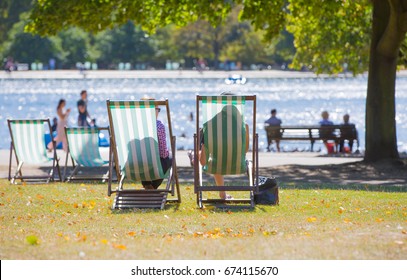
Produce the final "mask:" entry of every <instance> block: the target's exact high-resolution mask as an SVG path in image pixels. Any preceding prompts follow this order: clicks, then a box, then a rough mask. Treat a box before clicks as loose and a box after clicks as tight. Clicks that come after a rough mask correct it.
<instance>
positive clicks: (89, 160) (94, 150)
mask: <svg viewBox="0 0 407 280" xmlns="http://www.w3.org/2000/svg"><path fill="white" fill-rule="evenodd" d="M100 131H107V132H108V131H109V129H108V128H107V127H105V128H100V127H98V128H93V127H92V128H91V127H65V134H66V138H67V142H68V153H67V154H66V160H65V169H64V177H63V178H64V179H65V180H67V181H71V180H103V181H106V180H107V179H108V176H109V171H107V173H105V174H102V175H98V174H92V175H89V174H83V175H77V173H78V172H79V170H80V168H81V167H102V166H103V165H106V164H108V163H109V161H105V160H103V159H102V157H101V155H100V151H99V133H100ZM69 157H70V158H71V162H72V166H73V170H72V172H71V173H70V174H69V176H68V177H66V171H67V165H68V158H69ZM88 171H89V170H88ZM92 173H94V172H92Z"/></svg>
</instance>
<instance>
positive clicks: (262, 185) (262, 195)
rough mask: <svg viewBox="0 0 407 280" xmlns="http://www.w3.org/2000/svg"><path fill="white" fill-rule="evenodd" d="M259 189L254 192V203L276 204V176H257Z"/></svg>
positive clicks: (277, 197) (277, 198)
mask: <svg viewBox="0 0 407 280" xmlns="http://www.w3.org/2000/svg"><path fill="white" fill-rule="evenodd" d="M258 186H259V191H258V192H256V193H255V194H254V202H255V203H256V204H265V205H278V204H279V202H280V201H279V196H278V185H277V181H276V178H274V177H271V178H269V177H263V176H259V182H258Z"/></svg>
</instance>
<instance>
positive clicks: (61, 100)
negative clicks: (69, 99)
mask: <svg viewBox="0 0 407 280" xmlns="http://www.w3.org/2000/svg"><path fill="white" fill-rule="evenodd" d="M62 103H66V101H65V99H59V102H58V106H57V110H58V109H59V108H61V105H62Z"/></svg>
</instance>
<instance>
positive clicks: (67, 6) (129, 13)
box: [27, 0, 232, 35]
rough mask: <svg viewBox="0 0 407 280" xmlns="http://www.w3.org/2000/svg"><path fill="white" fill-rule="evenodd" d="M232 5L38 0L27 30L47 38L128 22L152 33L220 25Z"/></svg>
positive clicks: (217, 1) (216, 0)
mask: <svg viewBox="0 0 407 280" xmlns="http://www.w3.org/2000/svg"><path fill="white" fill-rule="evenodd" d="M231 3H232V1H230V2H229V1H223V0H200V1H189V0H121V1H109V0H106V1H103V0H89V1H82V0H71V1H59V0H38V1H37V3H36V5H35V6H34V9H33V11H32V16H31V22H30V23H29V25H28V26H27V30H28V31H30V32H36V33H38V34H40V35H45V34H56V33H57V32H58V31H59V30H63V29H66V28H68V27H69V26H78V27H81V28H83V29H84V30H87V31H92V32H97V31H101V30H104V29H107V28H113V27H115V26H117V25H122V24H125V23H126V22H127V21H128V20H132V21H134V22H135V23H136V24H140V25H141V26H143V28H145V29H146V30H148V31H150V32H153V31H154V30H156V29H157V27H164V26H167V25H168V24H170V23H175V24H176V25H185V24H187V23H188V22H191V21H196V20H198V19H205V20H208V21H209V22H211V23H212V24H219V23H220V22H221V21H222V20H223V19H224V18H225V17H226V15H227V14H228V12H230V9H231Z"/></svg>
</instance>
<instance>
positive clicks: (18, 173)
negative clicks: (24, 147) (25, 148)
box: [7, 119, 61, 184]
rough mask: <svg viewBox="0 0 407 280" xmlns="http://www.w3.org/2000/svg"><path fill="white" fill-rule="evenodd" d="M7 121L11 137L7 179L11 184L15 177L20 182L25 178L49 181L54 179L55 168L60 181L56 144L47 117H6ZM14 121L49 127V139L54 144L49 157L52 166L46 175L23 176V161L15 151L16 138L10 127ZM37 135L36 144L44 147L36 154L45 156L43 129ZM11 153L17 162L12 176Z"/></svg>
mask: <svg viewBox="0 0 407 280" xmlns="http://www.w3.org/2000/svg"><path fill="white" fill-rule="evenodd" d="M7 123H8V128H9V132H10V138H11V143H10V158H9V169H8V180H9V181H10V182H11V183H12V184H14V183H15V181H16V180H17V179H19V180H21V182H24V181H25V180H27V181H29V180H32V181H40V180H45V181H46V183H49V182H50V181H54V180H55V178H54V174H55V169H56V170H57V172H58V178H59V181H61V170H60V167H59V159H58V156H57V151H56V145H55V144H56V143H55V140H54V137H53V136H52V133H51V131H52V130H51V123H50V121H49V119H33V120H27V119H26V120H23V119H8V120H7ZM14 123H20V124H23V123H32V124H38V125H42V126H43V127H44V125H46V126H47V127H48V128H49V131H50V135H51V141H52V142H53V143H54V145H53V146H54V147H53V149H52V152H53V158H49V160H52V168H51V170H50V171H49V172H48V175H47V176H23V173H22V167H23V164H24V161H23V159H21V158H19V156H18V154H19V153H18V151H17V147H16V146H17V145H16V144H15V143H16V141H17V139H16V136H15V135H14V133H13V128H12V127H13V124H14ZM27 133H28V132H27ZM37 136H38V137H40V138H37V140H38V141H37V144H38V145H43V146H42V147H38V148H40V149H44V150H43V151H44V154H41V155H38V156H41V157H42V156H44V157H45V156H46V147H45V139H44V131H41V133H40V134H39V135H37ZM25 137H26V138H27V137H29V136H28V135H26V136H25ZM30 143H31V145H32V144H33V143H36V142H35V141H31V142H30ZM30 148H34V149H35V147H30ZM13 153H14V155H15V159H16V163H17V170H16V172H15V174H14V175H13V176H12V175H11V165H12V159H13ZM44 162H45V161H41V162H39V163H44ZM30 163H33V164H35V163H36V162H30Z"/></svg>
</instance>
